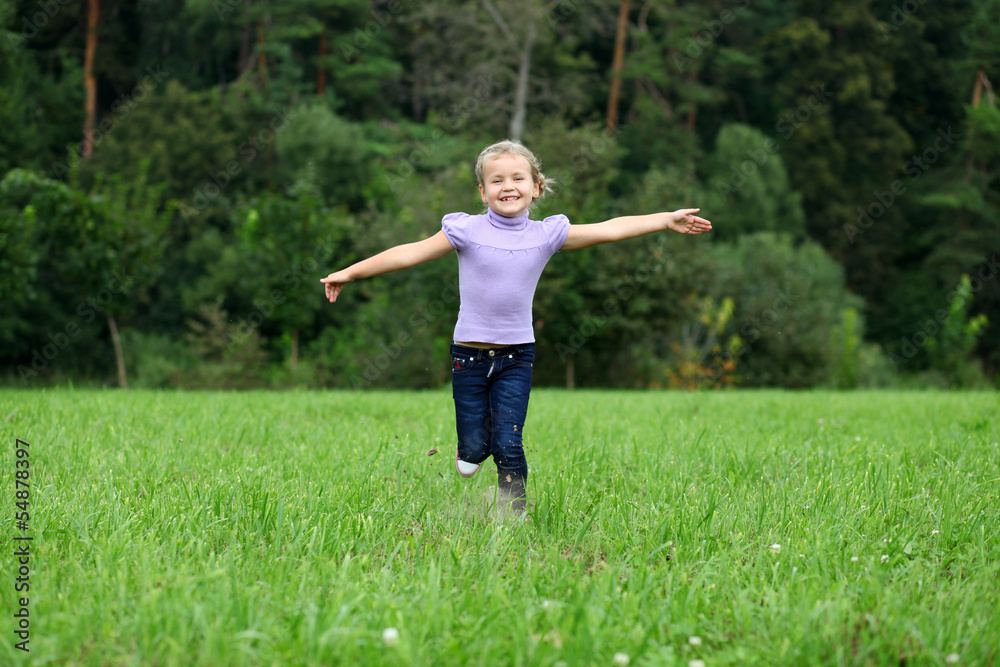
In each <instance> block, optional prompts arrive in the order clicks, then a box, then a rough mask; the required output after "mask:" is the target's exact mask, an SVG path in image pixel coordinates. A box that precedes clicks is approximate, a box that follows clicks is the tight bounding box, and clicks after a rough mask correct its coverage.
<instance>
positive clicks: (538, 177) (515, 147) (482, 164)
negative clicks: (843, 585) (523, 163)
mask: <svg viewBox="0 0 1000 667" xmlns="http://www.w3.org/2000/svg"><path fill="white" fill-rule="evenodd" d="M505 155H513V156H514V157H523V158H524V159H525V160H527V161H528V166H529V167H530V170H531V180H532V182H534V183H537V184H538V190H539V195H538V198H539V199H541V198H542V197H544V196H545V195H546V194H547V193H549V192H552V186H553V185H554V184H555V181H554V180H552V179H550V178H546V177H545V174H543V173H542V170H541V163H540V162H539V161H538V158H537V157H535V154H534V153H532V152H531V151H530V150H528V149H527V147H526V146H525V145H524V144H522V143H521V142H520V141H511V140H510V139H505V140H504V141H498V142H497V143H495V144H493V145H492V146H487V147H486V148H484V149H483V152H482V153H480V154H479V159H478V160H476V180H477V181H479V185H485V184H484V183H483V171H484V170H485V169H486V163H487V162H489V161H490V160H495V159H497V158H498V157H503V156H505Z"/></svg>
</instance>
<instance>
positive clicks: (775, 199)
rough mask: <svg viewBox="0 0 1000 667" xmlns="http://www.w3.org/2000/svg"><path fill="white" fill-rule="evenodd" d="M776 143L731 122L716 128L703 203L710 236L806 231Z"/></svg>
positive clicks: (798, 234)
mask: <svg viewBox="0 0 1000 667" xmlns="http://www.w3.org/2000/svg"><path fill="white" fill-rule="evenodd" d="M780 149H781V146H780V144H778V143H777V142H776V141H775V140H774V139H771V138H769V137H768V136H766V135H765V134H764V133H762V132H760V131H759V130H757V129H755V128H752V127H749V126H746V125H742V124H738V123H734V124H729V125H725V126H723V127H722V129H720V130H719V135H718V137H717V138H716V143H715V151H714V153H713V154H712V156H711V158H710V159H709V160H708V162H709V164H710V165H711V166H710V167H709V168H708V169H707V172H708V174H707V177H706V179H705V180H706V181H707V184H708V186H709V188H708V192H707V193H706V194H705V196H704V199H705V200H707V201H706V202H705V204H703V208H704V209H705V210H706V211H712V223H713V225H715V229H716V232H715V233H714V235H715V236H717V237H718V238H720V239H725V240H731V239H735V238H737V237H738V236H740V235H742V234H748V233H752V232H777V233H782V234H788V235H790V236H792V237H793V238H799V237H801V236H802V235H803V234H804V233H805V214H804V213H803V211H802V201H801V200H802V196H801V195H800V194H799V193H798V192H796V191H795V190H793V189H792V187H791V185H790V183H789V180H788V174H787V172H786V171H785V165H784V162H783V161H782V159H781V153H780V152H779V151H780Z"/></svg>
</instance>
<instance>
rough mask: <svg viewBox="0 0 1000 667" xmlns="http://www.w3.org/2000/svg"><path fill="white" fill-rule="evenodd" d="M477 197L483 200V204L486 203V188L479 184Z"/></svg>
mask: <svg viewBox="0 0 1000 667" xmlns="http://www.w3.org/2000/svg"><path fill="white" fill-rule="evenodd" d="M479 197H480V198H481V199H482V200H483V203H484V204H485V203H486V190H485V189H484V188H483V186H481V185H480V186H479Z"/></svg>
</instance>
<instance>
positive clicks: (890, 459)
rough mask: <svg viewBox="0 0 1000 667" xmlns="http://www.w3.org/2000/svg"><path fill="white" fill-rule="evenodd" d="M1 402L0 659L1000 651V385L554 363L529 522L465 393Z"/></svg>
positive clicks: (669, 661)
mask: <svg viewBox="0 0 1000 667" xmlns="http://www.w3.org/2000/svg"><path fill="white" fill-rule="evenodd" d="M0 417H3V418H4V419H3V422H2V424H3V426H2V433H3V436H4V447H5V449H4V453H3V457H2V462H3V463H2V464H3V466H4V469H3V480H4V483H3V489H4V493H3V494H2V496H3V498H4V500H3V502H4V503H5V507H4V508H3V513H4V515H5V516H6V517H7V518H8V521H7V524H6V525H7V528H6V529H5V530H4V531H3V534H4V538H5V539H4V546H3V549H2V553H3V556H2V560H0V563H2V571H3V572H4V577H3V580H2V581H0V591H2V594H0V600H2V601H0V610H2V614H3V618H4V619H6V620H5V622H4V623H3V624H0V625H2V629H0V664H4V665H23V664H35V665H42V664H53V665H184V666H193V665H213V666H218V665H368V664H371V665H407V664H414V665H469V664H472V665H567V666H569V667H572V666H575V665H622V664H626V660H627V661H628V664H631V665H682V666H685V667H686V666H688V665H691V664H694V665H698V664H699V663H698V662H697V661H703V662H704V664H705V665H706V667H713V666H718V665H813V664H816V665H819V664H823V665H827V664H828V665H904V664H905V665H946V664H961V665H992V664H1000V640H998V636H1000V611H998V609H1000V545H998V537H1000V445H998V440H1000V426H998V422H1000V419H998V417H1000V400H998V396H997V394H995V393H943V392H913V393H904V392H872V393H862V392H858V393H834V392H808V393H792V392H778V391H774V392H751V391H741V392H728V393H676V392H624V391H578V392H565V391H556V390H541V389H536V390H535V391H534V392H533V394H532V398H531V406H530V409H529V413H528V421H527V425H526V434H525V444H526V448H527V451H528V460H529V465H530V466H531V478H530V480H529V499H530V500H531V502H532V503H533V508H532V509H531V512H530V514H529V516H528V517H527V519H526V520H524V521H519V520H517V519H514V518H511V517H505V516H502V515H500V516H497V515H496V513H494V512H493V511H492V508H491V495H490V487H491V486H492V485H493V484H495V482H496V477H495V474H492V470H493V469H492V466H490V465H487V466H485V469H484V470H483V471H481V472H480V473H479V475H478V476H477V477H475V478H473V479H471V480H466V479H462V478H460V477H459V476H458V475H457V474H456V473H455V470H454V462H453V460H454V451H455V450H454V414H453V408H452V401H451V395H450V390H444V391H440V392H422V393H407V392H371V393H352V392H289V393H157V392H140V391H132V392H128V393H122V392H119V391H94V390H59V391H33V392H25V391H11V390H3V391H0ZM17 438H20V439H22V440H25V441H27V442H28V443H30V444H29V446H28V448H27V449H28V452H29V456H28V457H27V460H28V461H29V467H28V470H29V472H30V478H29V483H30V499H29V501H28V502H29V503H30V508H29V509H30V525H29V527H28V530H27V531H26V532H25V531H21V530H18V529H17V528H16V525H15V523H14V521H13V517H14V514H15V513H16V512H18V511H20V510H18V509H17V508H16V502H17V500H16V495H15V494H16V491H15V471H16V470H21V469H24V468H23V467H22V468H16V467H15V466H16V465H17V464H16V461H17V460H18V459H16V457H15V450H16V447H17V445H16V439H17ZM432 449H436V450H438V453H437V454H435V455H429V451H430V450H432ZM491 474H492V478H491ZM18 535H31V536H32V537H33V538H34V539H33V541H32V542H31V543H30V544H31V556H30V564H29V568H30V575H29V578H30V593H17V592H15V583H16V578H17V576H18V567H19V565H18V560H17V557H16V556H15V555H14V554H15V549H16V548H17V547H18V545H20V544H23V542H16V541H15V540H14V539H13V538H14V537H15V536H18ZM779 545H780V546H779ZM25 595H27V596H28V597H29V604H28V609H29V613H30V630H29V632H30V643H29V644H28V646H29V647H30V653H24V652H22V651H20V650H17V649H15V647H14V645H15V643H16V642H18V641H20V640H19V638H18V637H17V636H16V635H15V630H16V629H17V627H16V626H17V622H18V619H16V618H15V617H14V614H15V613H17V612H18V611H19V609H20V603H19V600H18V598H19V597H21V596H25ZM387 628H395V629H396V630H397V631H398V639H397V640H396V641H392V637H388V639H389V640H390V641H388V642H387V641H386V640H385V635H384V634H383V633H384V631H385V630H386V629H387ZM616 654H625V655H627V656H628V658H626V657H625V655H618V656H616Z"/></svg>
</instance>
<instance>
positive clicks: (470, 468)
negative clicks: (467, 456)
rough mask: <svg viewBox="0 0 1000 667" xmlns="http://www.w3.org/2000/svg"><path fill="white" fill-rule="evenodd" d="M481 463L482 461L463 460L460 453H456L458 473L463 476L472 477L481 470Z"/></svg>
mask: <svg viewBox="0 0 1000 667" xmlns="http://www.w3.org/2000/svg"><path fill="white" fill-rule="evenodd" d="M481 465H482V464H481V463H469V462H468V461H463V460H462V459H460V458H458V454H455V467H456V468H458V474H459V475H461V476H462V477H472V476H473V475H475V474H476V473H477V472H479V467H480V466H481Z"/></svg>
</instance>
